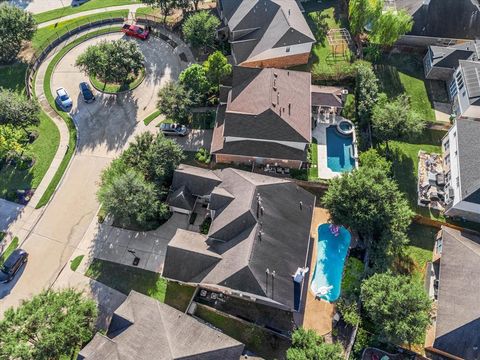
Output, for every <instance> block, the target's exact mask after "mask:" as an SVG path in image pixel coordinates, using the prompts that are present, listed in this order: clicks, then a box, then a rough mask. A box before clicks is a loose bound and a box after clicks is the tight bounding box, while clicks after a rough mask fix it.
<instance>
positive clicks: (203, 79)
mask: <svg viewBox="0 0 480 360" xmlns="http://www.w3.org/2000/svg"><path fill="white" fill-rule="evenodd" d="M178 81H179V82H180V84H182V85H183V86H185V88H186V89H188V90H190V94H191V96H192V98H191V99H192V103H193V104H195V105H199V104H201V103H202V102H204V101H205V98H206V95H207V93H208V92H209V90H210V83H209V81H208V79H207V74H206V72H205V69H204V68H203V66H202V65H200V64H192V65H190V66H189V67H187V68H186V69H185V70H183V71H182V72H181V73H180V75H179V77H178Z"/></svg>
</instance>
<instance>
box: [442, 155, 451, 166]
mask: <svg viewBox="0 0 480 360" xmlns="http://www.w3.org/2000/svg"><path fill="white" fill-rule="evenodd" d="M443 161H444V163H445V165H448V164H450V154H447V155H446V156H445V158H444V159H443Z"/></svg>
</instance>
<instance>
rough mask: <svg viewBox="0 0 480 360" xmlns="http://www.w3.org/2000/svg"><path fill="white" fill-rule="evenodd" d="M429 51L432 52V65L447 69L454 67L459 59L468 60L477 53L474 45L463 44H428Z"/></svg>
mask: <svg viewBox="0 0 480 360" xmlns="http://www.w3.org/2000/svg"><path fill="white" fill-rule="evenodd" d="M472 43H473V42H472ZM467 44H471V43H470V42H468V43H467ZM430 51H431V52H432V65H433V66H436V67H442V68H448V69H456V68H457V67H458V65H459V61H460V60H468V59H471V58H472V57H474V56H476V55H477V53H476V47H475V45H472V46H471V47H469V46H468V45H465V44H462V45H461V46H458V47H457V46H455V47H453V46H452V47H446V46H430Z"/></svg>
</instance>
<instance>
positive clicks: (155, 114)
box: [143, 110, 161, 125]
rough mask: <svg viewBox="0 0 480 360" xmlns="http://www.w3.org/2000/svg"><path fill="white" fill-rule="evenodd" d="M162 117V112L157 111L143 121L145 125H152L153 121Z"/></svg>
mask: <svg viewBox="0 0 480 360" xmlns="http://www.w3.org/2000/svg"><path fill="white" fill-rule="evenodd" d="M160 115H161V113H160V110H155V111H154V112H153V113H151V114H150V115H148V116H147V117H146V118H145V119H143V123H144V124H145V125H148V124H150V123H151V122H152V121H153V120H155V119H156V118H157V117H159V116H160Z"/></svg>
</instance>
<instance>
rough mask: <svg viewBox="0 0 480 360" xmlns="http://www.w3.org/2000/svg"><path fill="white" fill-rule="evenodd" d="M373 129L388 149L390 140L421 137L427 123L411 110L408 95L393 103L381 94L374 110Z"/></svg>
mask: <svg viewBox="0 0 480 360" xmlns="http://www.w3.org/2000/svg"><path fill="white" fill-rule="evenodd" d="M372 127H373V134H374V136H375V137H376V138H377V139H378V140H380V141H384V142H385V143H386V145H387V149H388V142H389V141H390V140H399V139H405V138H409V137H412V136H415V135H420V134H421V133H422V131H423V129H424V128H425V121H424V120H423V119H421V118H420V116H419V115H418V113H416V112H415V111H413V110H412V109H411V107H410V100H409V98H408V97H407V96H406V95H400V96H399V97H397V98H396V99H395V100H393V101H391V100H389V99H388V98H387V96H386V95H385V94H381V96H379V99H378V102H377V104H376V105H375V106H374V108H373V110H372Z"/></svg>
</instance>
